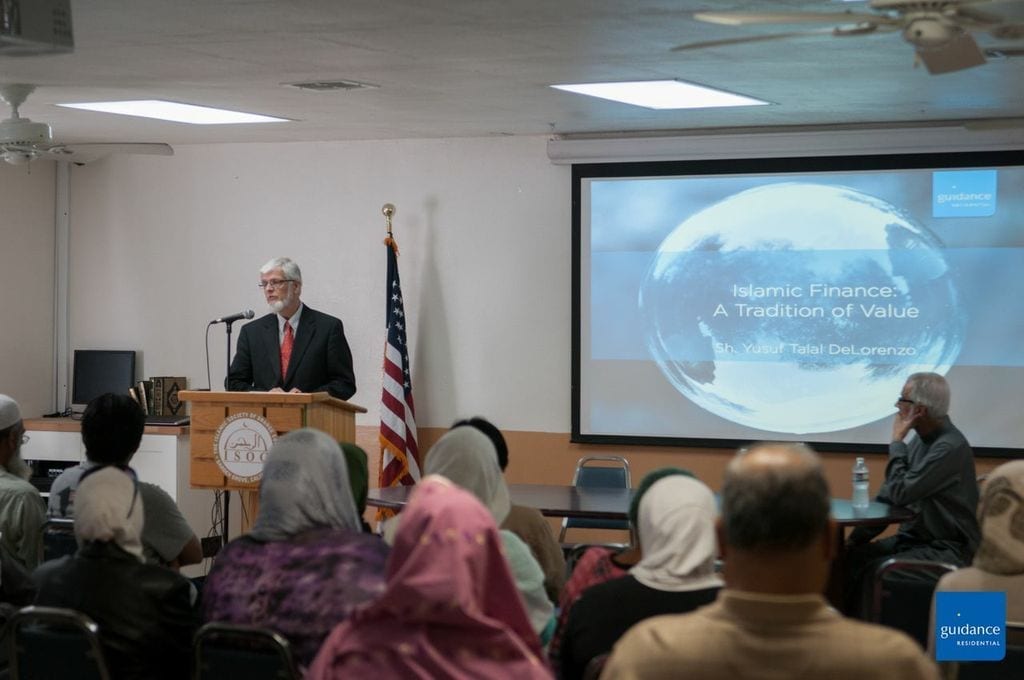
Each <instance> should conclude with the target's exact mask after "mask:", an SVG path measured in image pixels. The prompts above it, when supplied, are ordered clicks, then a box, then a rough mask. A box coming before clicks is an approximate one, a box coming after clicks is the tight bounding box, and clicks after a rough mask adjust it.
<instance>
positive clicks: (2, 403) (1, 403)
mask: <svg viewBox="0 0 1024 680" xmlns="http://www.w3.org/2000/svg"><path fill="white" fill-rule="evenodd" d="M19 420H21V409H20V408H18V402H16V401H14V400H13V399H11V398H10V397H8V396H7V395H6V394H0V430H6V429H7V428H9V427H10V426H11V425H14V424H15V423H17V422H18V421H19Z"/></svg>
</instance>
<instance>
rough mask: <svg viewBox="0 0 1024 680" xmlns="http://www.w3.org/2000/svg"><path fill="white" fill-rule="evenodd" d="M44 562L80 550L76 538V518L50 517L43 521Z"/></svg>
mask: <svg viewBox="0 0 1024 680" xmlns="http://www.w3.org/2000/svg"><path fill="white" fill-rule="evenodd" d="M42 544H43V557H42V561H43V562H49V561H50V560H55V559H57V558H58V557H63V556H65V555H74V554H75V553H76V552H77V551H78V541H76V540H75V520H73V519H70V518H64V517H50V518H49V519H47V520H46V521H45V522H43V541H42Z"/></svg>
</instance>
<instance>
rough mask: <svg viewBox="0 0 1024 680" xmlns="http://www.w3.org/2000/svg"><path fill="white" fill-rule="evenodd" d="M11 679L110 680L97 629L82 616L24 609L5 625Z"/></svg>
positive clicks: (49, 609)
mask: <svg viewBox="0 0 1024 680" xmlns="http://www.w3.org/2000/svg"><path fill="white" fill-rule="evenodd" d="M7 645H8V647H7V649H8V657H9V659H10V664H11V678H13V680H53V679H54V678H61V680H111V676H110V671H109V670H108V668H107V662H106V660H105V659H104V657H103V647H102V646H101V645H100V637H99V626H97V625H96V623H95V622H94V621H93V620H92V619H90V618H89V617H88V616H86V615H85V614H83V613H81V612H78V611H75V610H73V609H59V608H56V607H25V608H24V609H21V610H19V611H18V612H17V613H16V614H15V615H14V616H13V617H12V618H11V620H10V622H9V623H8V624H7Z"/></svg>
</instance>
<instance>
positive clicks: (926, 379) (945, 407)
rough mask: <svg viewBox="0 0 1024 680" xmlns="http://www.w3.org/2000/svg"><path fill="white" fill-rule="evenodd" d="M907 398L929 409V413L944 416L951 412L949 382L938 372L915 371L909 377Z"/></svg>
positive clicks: (933, 415)
mask: <svg viewBox="0 0 1024 680" xmlns="http://www.w3.org/2000/svg"><path fill="white" fill-rule="evenodd" d="M907 385H908V386H909V389H908V390H907V398H908V399H910V400H911V401H912V402H914V403H915V404H919V405H920V406H924V407H926V408H927V409H928V415H930V416H931V417H933V418H942V417H944V416H946V415H947V414H948V413H949V382H947V381H946V379H945V378H943V377H942V376H941V375H939V374H938V373H914V374H913V375H911V376H910V377H909V378H907Z"/></svg>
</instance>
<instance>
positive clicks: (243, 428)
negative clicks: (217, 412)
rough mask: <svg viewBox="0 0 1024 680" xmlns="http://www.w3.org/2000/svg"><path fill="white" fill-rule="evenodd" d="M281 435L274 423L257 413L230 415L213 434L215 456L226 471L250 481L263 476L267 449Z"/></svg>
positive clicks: (227, 474)
mask: <svg viewBox="0 0 1024 680" xmlns="http://www.w3.org/2000/svg"><path fill="white" fill-rule="evenodd" d="M275 439H277V432H276V431H275V430H274V426H273V425H271V424H270V421H268V420H267V419H266V418H264V417H263V416H261V415H258V414H256V413H236V414H235V415H233V416H229V417H228V418H226V419H225V420H224V422H223V423H221V425H220V427H218V428H217V432H216V433H215V434H214V435H213V456H214V458H215V459H216V460H217V466H218V467H219V468H220V469H221V471H222V472H223V473H224V475H225V476H226V477H227V478H228V479H230V480H232V481H235V482H239V483H242V484H247V483H251V482H257V481H259V479H260V477H262V476H263V463H264V462H265V461H266V459H267V452H268V451H270V447H271V446H272V445H273V443H274V440H275Z"/></svg>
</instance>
